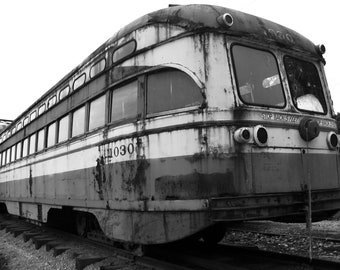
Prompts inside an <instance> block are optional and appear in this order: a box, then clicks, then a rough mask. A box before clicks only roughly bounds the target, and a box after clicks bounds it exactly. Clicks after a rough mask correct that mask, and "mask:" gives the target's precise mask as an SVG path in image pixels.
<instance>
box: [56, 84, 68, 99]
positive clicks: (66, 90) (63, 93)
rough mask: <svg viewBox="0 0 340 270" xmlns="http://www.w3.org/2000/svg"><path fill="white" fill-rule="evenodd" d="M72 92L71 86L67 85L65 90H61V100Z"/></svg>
mask: <svg viewBox="0 0 340 270" xmlns="http://www.w3.org/2000/svg"><path fill="white" fill-rule="evenodd" d="M69 92H70V87H69V86H66V87H65V88H64V89H63V90H61V91H60V92H59V100H62V99H63V98H65V97H66V96H67V95H68V94H69Z"/></svg>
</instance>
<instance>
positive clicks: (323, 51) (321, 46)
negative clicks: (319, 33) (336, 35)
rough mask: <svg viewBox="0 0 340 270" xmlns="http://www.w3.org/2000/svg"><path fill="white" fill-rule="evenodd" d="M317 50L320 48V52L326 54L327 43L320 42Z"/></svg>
mask: <svg viewBox="0 0 340 270" xmlns="http://www.w3.org/2000/svg"><path fill="white" fill-rule="evenodd" d="M317 50H318V52H319V54H324V53H325V52H326V47H325V45H323V44H320V45H318V46H317Z"/></svg>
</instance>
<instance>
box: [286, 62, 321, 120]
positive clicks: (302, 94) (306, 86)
mask: <svg viewBox="0 0 340 270" xmlns="http://www.w3.org/2000/svg"><path fill="white" fill-rule="evenodd" d="M283 61H284V65H285V68H286V72H287V77H288V83H289V88H290V93H291V95H292V98H293V102H294V105H295V107H296V108H298V109H299V110H303V111H311V112H316V113H325V112H326V102H325V97H324V95H323V91H322V86H321V82H320V78H319V74H318V71H317V69H316V67H315V66H314V65H313V64H312V63H309V62H306V61H302V60H299V59H295V58H292V57H289V56H285V57H284V59H283Z"/></svg>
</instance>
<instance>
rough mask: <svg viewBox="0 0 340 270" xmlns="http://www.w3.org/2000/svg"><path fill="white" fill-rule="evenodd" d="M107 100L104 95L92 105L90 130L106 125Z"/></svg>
mask: <svg viewBox="0 0 340 270" xmlns="http://www.w3.org/2000/svg"><path fill="white" fill-rule="evenodd" d="M105 100H106V96H105V95H104V96H101V97H100V98H97V99H95V100H94V101H92V102H91V103H90V122H89V130H91V129H94V128H97V127H100V126H103V125H104V124H105V107H106V106H105Z"/></svg>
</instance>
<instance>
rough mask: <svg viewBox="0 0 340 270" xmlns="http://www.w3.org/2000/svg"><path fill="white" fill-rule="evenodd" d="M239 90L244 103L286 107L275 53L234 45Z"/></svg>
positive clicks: (233, 51)
mask: <svg viewBox="0 0 340 270" xmlns="http://www.w3.org/2000/svg"><path fill="white" fill-rule="evenodd" d="M232 53H233V59H234V67H235V72H236V78H237V85H238V91H239V95H240V98H241V100H242V101H243V102H244V103H248V104H252V105H264V106H271V107H284V105H285V98H284V94H283V88H282V84H281V80H280V76H279V70H278V66H277V62H276V59H275V57H274V55H273V54H271V53H269V52H266V51H261V50H257V49H252V48H249V47H244V46H239V45H235V46H233V47H232Z"/></svg>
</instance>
